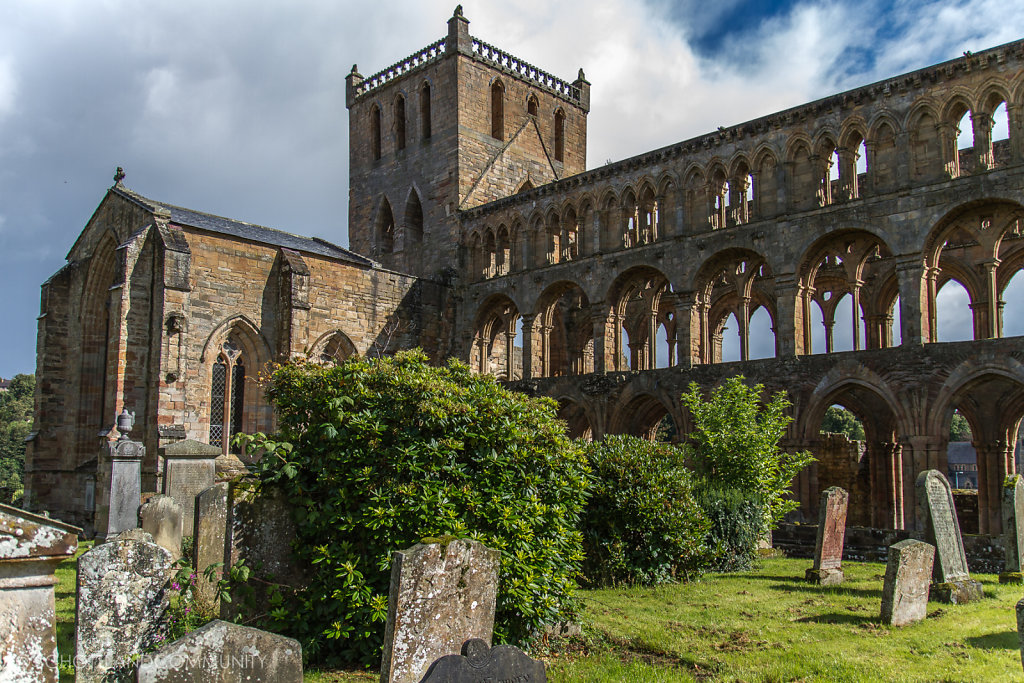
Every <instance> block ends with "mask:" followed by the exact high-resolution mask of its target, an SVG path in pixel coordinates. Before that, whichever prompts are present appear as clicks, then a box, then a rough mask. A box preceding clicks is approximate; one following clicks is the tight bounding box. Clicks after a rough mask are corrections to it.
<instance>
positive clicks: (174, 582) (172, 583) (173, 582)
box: [171, 581, 181, 591]
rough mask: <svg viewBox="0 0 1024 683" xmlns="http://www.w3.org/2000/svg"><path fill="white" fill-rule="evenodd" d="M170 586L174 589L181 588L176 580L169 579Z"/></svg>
mask: <svg viewBox="0 0 1024 683" xmlns="http://www.w3.org/2000/svg"><path fill="white" fill-rule="evenodd" d="M171 588H173V589H174V590H176V591H180V590H181V584H180V583H178V582H177V581H171Z"/></svg>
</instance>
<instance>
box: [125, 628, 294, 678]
mask: <svg viewBox="0 0 1024 683" xmlns="http://www.w3.org/2000/svg"><path fill="white" fill-rule="evenodd" d="M137 681H138V683H210V682H211V681H225V682H227V681H273V682H274V683H302V647H301V646H300V645H299V643H298V641H296V640H292V639H291V638H285V637H284V636H279V635H277V634H276V633H268V632H267V631H261V630H259V629H258V628H251V627H249V626H239V625H238V624H231V623H228V622H226V621H220V620H219V619H215V620H214V621H211V622H210V623H208V624H206V625H205V626H203V627H202V628H198V629H196V630H195V631H192V632H191V633H189V634H187V635H185V636H183V637H182V638H179V639H178V640H176V641H174V642H173V643H169V644H167V645H164V646H163V647H162V648H160V649H159V650H157V651H156V652H152V653H149V654H146V655H143V656H142V659H141V661H140V663H139V672H138V678H137Z"/></svg>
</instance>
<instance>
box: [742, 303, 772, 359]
mask: <svg viewBox="0 0 1024 683" xmlns="http://www.w3.org/2000/svg"><path fill="white" fill-rule="evenodd" d="M748 328H749V329H748V332H747V338H748V339H749V340H750V341H749V344H750V360H756V359H758V358H775V328H774V327H772V316H771V315H769V313H768V309H767V308H765V307H764V306H760V307H759V308H758V309H757V310H756V311H754V314H753V315H751V316H750V324H749V325H748Z"/></svg>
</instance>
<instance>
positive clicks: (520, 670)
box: [418, 638, 548, 683]
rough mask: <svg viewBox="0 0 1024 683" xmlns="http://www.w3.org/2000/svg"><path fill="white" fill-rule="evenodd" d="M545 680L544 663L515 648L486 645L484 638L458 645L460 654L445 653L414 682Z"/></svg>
mask: <svg viewBox="0 0 1024 683" xmlns="http://www.w3.org/2000/svg"><path fill="white" fill-rule="evenodd" d="M547 680H548V677H547V673H546V672H545V671H544V662H538V661H537V660H535V659H530V657H528V656H527V655H526V653H525V652H523V651H522V650H520V649H519V648H517V647H511V646H509V645H498V646H497V647H488V645H487V642H486V641H484V640H480V639H478V638H473V639H471V640H467V641H466V642H465V644H464V645H463V646H462V654H461V655H446V656H444V657H441V659H439V660H437V661H436V662H434V663H433V665H431V667H430V670H429V671H428V672H427V675H426V677H424V678H423V679H422V681H420V682H418V683H483V682H484V681H494V682H495V683H498V682H499V681H514V682H515V683H545V682H546V681H547Z"/></svg>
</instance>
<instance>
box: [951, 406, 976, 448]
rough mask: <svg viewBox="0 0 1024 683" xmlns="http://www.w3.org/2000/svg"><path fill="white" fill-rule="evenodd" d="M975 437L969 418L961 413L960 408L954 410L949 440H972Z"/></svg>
mask: <svg viewBox="0 0 1024 683" xmlns="http://www.w3.org/2000/svg"><path fill="white" fill-rule="evenodd" d="M973 438H974V437H973V436H972V434H971V425H970V423H969V422H968V421H967V418H966V417H964V416H963V415H961V414H960V411H959V410H955V411H953V419H952V420H950V421H949V440H950V441H970V440H971V439H973Z"/></svg>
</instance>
